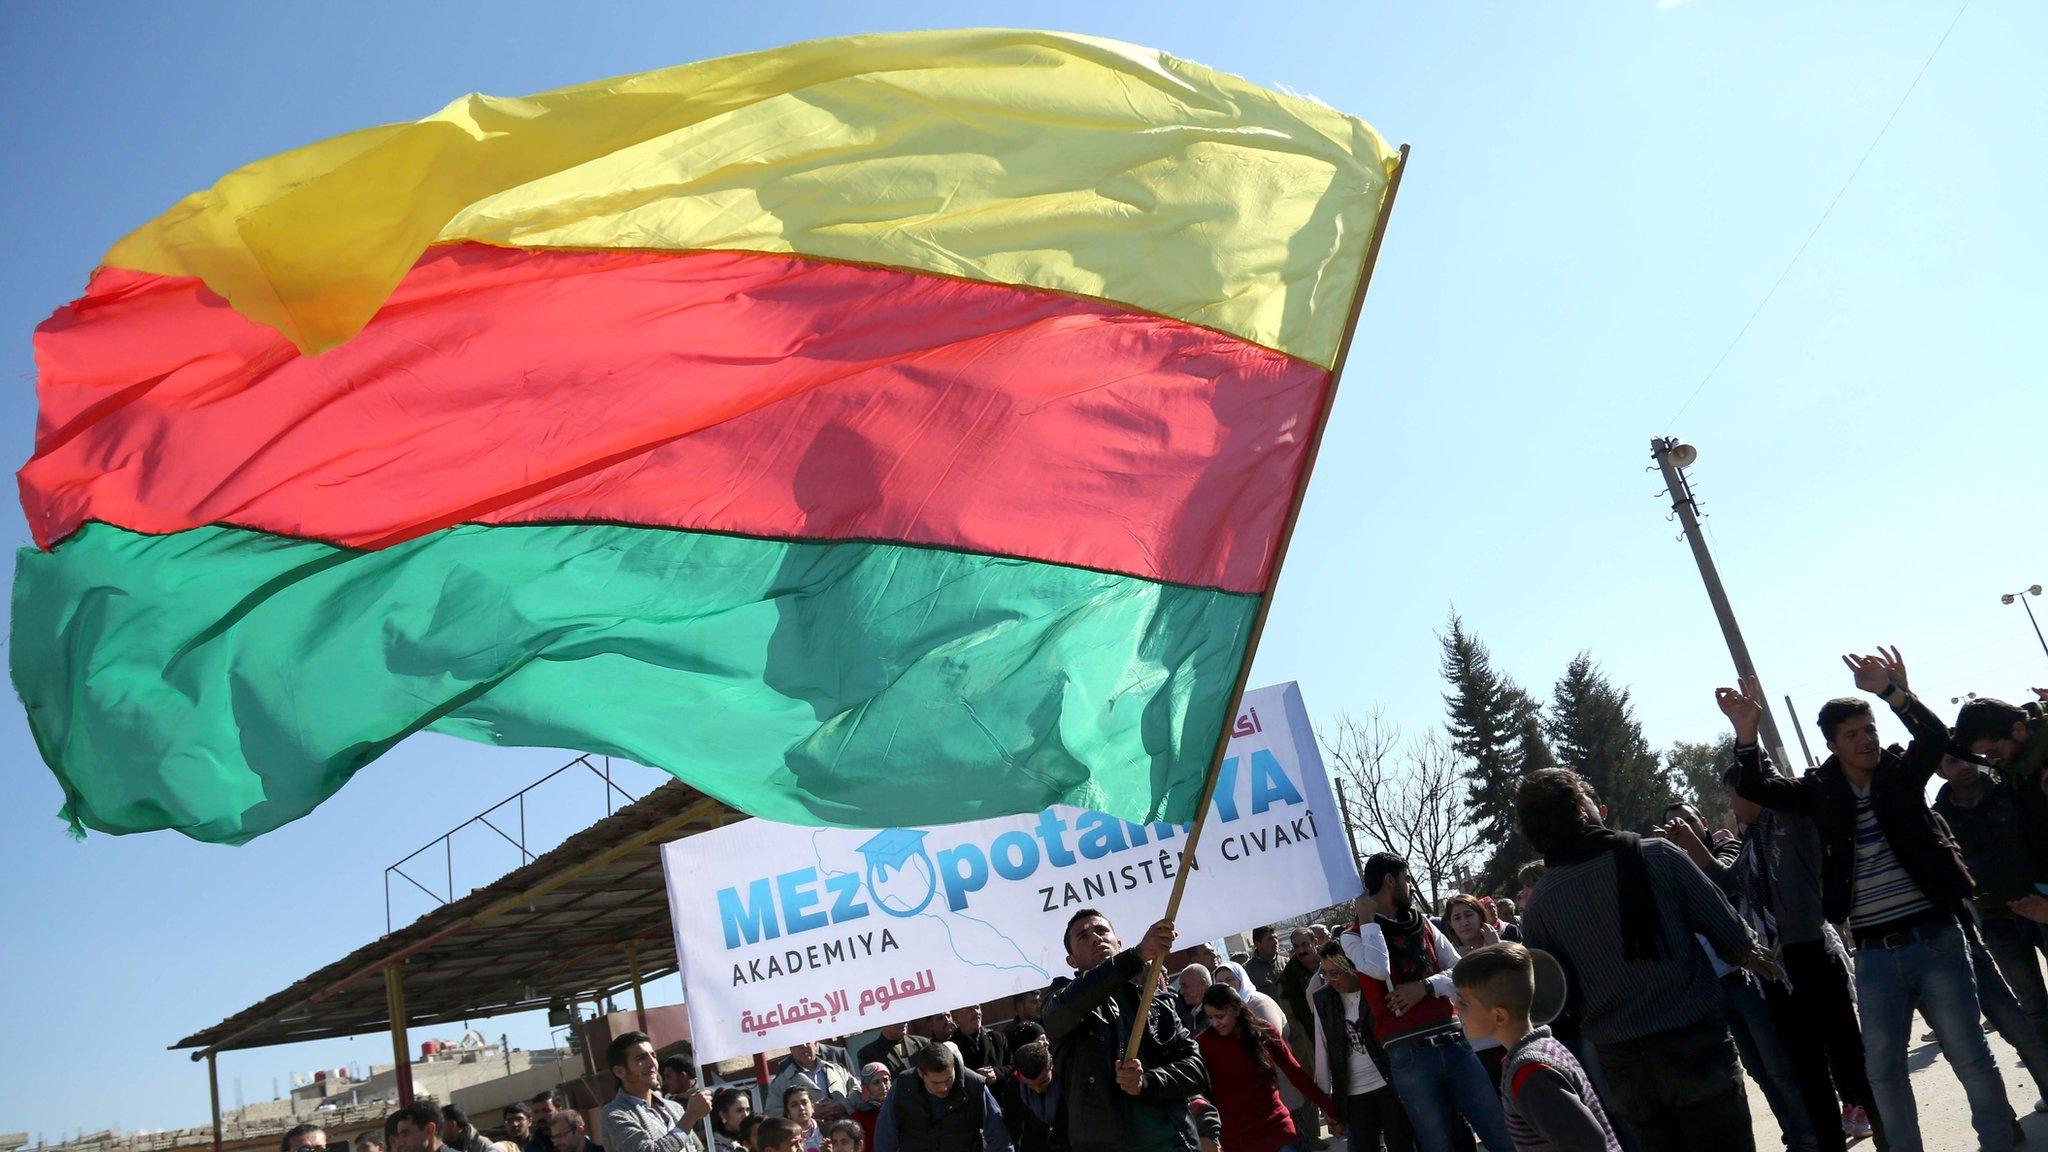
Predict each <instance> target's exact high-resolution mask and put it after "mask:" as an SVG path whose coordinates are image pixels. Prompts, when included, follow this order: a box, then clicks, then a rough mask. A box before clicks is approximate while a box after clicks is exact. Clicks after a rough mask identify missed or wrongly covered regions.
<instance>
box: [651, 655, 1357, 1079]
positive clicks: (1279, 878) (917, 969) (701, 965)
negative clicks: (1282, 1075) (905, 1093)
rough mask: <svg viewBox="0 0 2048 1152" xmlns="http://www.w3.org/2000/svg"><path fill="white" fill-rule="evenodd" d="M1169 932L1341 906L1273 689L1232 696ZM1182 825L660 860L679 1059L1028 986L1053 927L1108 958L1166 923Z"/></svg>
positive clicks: (902, 839)
mask: <svg viewBox="0 0 2048 1152" xmlns="http://www.w3.org/2000/svg"><path fill="white" fill-rule="evenodd" d="M1232 732H1233V734H1232V739H1231V742H1230V749H1229V754H1228V756H1227V757H1226V758H1225V760H1224V762H1223V767H1222V771H1221V773H1220V775H1219V776H1218V780H1217V787H1216V797H1215V800H1214V802H1213V806H1212V808H1211V812H1210V816H1209V822H1208V826H1207V827H1206V828H1205V829H1204V830H1203V833H1202V842H1201V844H1200V846H1199V848H1198V850H1197V852H1196V871H1195V874H1194V875H1193V876H1192V877H1190V878H1189V881H1188V890H1187V895H1186V897H1185V899H1184V900H1183V901H1182V903H1181V913H1180V918H1179V921H1178V927H1179V929H1180V938H1181V940H1182V942H1183V943H1187V942H1192V941H1197V940H1208V939H1214V938H1218V937H1222V936H1225V935H1228V934H1230V933H1233V932H1243V931H1248V930H1250V929H1251V928H1254V927H1256V926H1258V925H1260V924H1266V923H1270V922H1272V921H1275V920H1280V919H1284V918H1286V917H1288V916H1295V915H1299V914H1301V913H1304V912H1309V911H1313V910H1315V909H1318V908H1323V907H1327V906H1329V905H1331V904H1336V903H1339V902H1342V901H1347V900H1350V899H1351V898H1352V897H1354V896H1356V895H1357V894H1358V890H1359V880H1358V871H1357V869H1356V867H1355V866H1354V865H1353V863H1352V860H1351V854H1350V852H1349V851H1348V850H1347V849H1346V847H1345V839H1344V828H1343V824H1342V822H1341V821H1340V819H1339V817H1338V814H1337V804H1336V801H1335V800H1334V799H1333V798H1332V796H1331V792H1330V780H1329V776H1328V775H1327V774H1326V773H1325V771H1324V769H1323V761H1322V757H1321V756H1320V755H1318V754H1317V751H1316V743H1315V734H1314V733H1313V732H1312V731H1311V730H1310V728H1309V722H1308V714H1307V713H1306V712H1305V711H1304V710H1303V708H1302V703H1301V692H1300V690H1299V689H1298V688H1297V687H1296V686H1295V685H1293V684H1282V685H1278V686H1276V687H1272V688H1261V689H1259V690H1257V691H1255V692H1248V693H1246V694H1245V707H1244V709H1243V710H1242V712H1241V713H1240V714H1239V715H1238V717H1237V721H1236V724H1235V727H1234V728H1233V730H1232ZM1186 835H1187V829H1186V827H1185V826H1184V825H1161V824H1154V825H1138V824H1130V823H1127V822H1125V821H1122V820H1117V819H1114V818H1111V817H1108V816H1105V815H1102V814H1101V813H1099V812H1088V811H1084V810H1082V809H1078V808H1066V807H1059V808H1049V809H1047V810H1046V811H1044V812H1040V813H1038V814H1036V815H1031V816H1010V817H1004V818H1002V819H997V820H979V821H973V822H970V823H965V824H949V825H945V826H943V827H937V828H885V829H879V830H877V829H871V828H870V829H851V828H814V827H808V826H802V825H794V824H777V823H772V822H770V821H766V820H745V821H742V822H740V823H738V824H732V825H728V826H727V827H724V828H720V829H717V830H715V831H711V832H704V833H700V834H698V835H695V836H691V837H688V838H686V839H683V840H678V841H676V842H674V843H671V844H667V845H664V846H663V847H662V854H661V855H662V865H663V868H664V870H665V872H666V874H667V877H668V900H669V912H670V915H671V916H672V918H673V920H674V923H675V930H676V952H677V955H678V956H679V957H681V964H682V979H683V987H684V1000H685V1003H686V1005H687V1006H688V1010H689V1014H690V1031H691V1035H692V1038H693V1040H694V1042H695V1044H696V1052H697V1058H698V1059H699V1060H701V1061H704V1062H706V1063H709V1062H711V1061H715V1060H723V1059H726V1058H728V1057H732V1056H745V1055H749V1054H752V1053H755V1052H760V1051H764V1050H766V1049H770V1048H779V1047H783V1046H786V1045H789V1044H798V1043H802V1042H804V1041H807V1040H817V1039H822V1038H824V1037H828V1036H842V1035H850V1034H852V1033H856V1032H862V1031H866V1030H868V1029H872V1028H877V1027H880V1026H881V1025H883V1024H889V1023H894V1022H896V1021H907V1020H912V1019H915V1018H917V1017H920V1016H929V1015H931V1014H932V1013H934V1012H940V1011H949V1010H951V1009H954V1008H959V1007H962V1006H964V1005H967V1004H978V1003H984V1002H986V1001H990V1000H994V999H997V998H999V997H1003V996H1009V995H1013V994H1015V993H1018V992H1022V991H1026V990H1028V989H1031V988H1042V987H1044V986H1045V985H1047V984H1048V983H1050V982H1051V981H1052V978H1053V977H1054V976H1057V975H1065V974H1069V973H1070V972H1071V970H1070V969H1069V968H1068V967H1067V963H1066V946H1065V944H1064V942H1063V941H1062V940H1061V938H1060V937H1061V931H1062V929H1063V928H1064V926H1065V925H1066V923H1067V920H1068V918H1070V917H1071V916H1072V915H1073V914H1074V913H1075V912H1076V911H1078V910H1080V909H1082V908H1096V909H1099V910H1101V911H1102V912H1103V913H1104V914H1106V915H1107V916H1109V918H1110V920H1111V922H1112V923H1114V924H1115V925H1116V927H1117V930H1118V932H1119V933H1120V934H1121V935H1122V936H1123V938H1124V940H1125V942H1126V943H1127V944H1135V943H1136V942H1137V939H1138V937H1139V936H1140V935H1142V934H1143V932H1144V929H1145V928H1146V927H1147V926H1148V925H1150V924H1151V923H1152V922H1153V921H1154V920H1157V919H1158V918H1159V916H1160V914H1161V913H1162V912H1164V911H1165V908H1166V897H1167V893H1168V892H1169V891H1170V890H1171V888H1172V885H1173V877H1174V871H1175V869H1177V868H1178V867H1179V866H1180V860H1181V845H1182V843H1183V841H1184V840H1185V838H1186Z"/></svg>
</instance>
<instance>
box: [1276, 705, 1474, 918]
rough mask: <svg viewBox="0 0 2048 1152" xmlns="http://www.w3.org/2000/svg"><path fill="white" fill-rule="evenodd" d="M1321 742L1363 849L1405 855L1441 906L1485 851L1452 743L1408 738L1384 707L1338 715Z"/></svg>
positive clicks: (1434, 736)
mask: <svg viewBox="0 0 2048 1152" xmlns="http://www.w3.org/2000/svg"><path fill="white" fill-rule="evenodd" d="M1316 738H1317V739H1318V740H1319V741H1320V742H1321V743H1322V746H1323V754H1324V756H1325V757H1326V758H1327V759H1328V760H1329V766H1330V772H1331V775H1332V776H1333V777H1334V778H1335V779H1336V780H1337V781H1338V782H1339V783H1340V784H1341V785H1342V786H1343V788H1344V790H1345V792H1346V794H1347V798H1348V800H1349V802H1350V809H1351V816H1350V819H1351V824H1352V827H1353V828H1354V829H1355V830H1356V832H1357V833H1358V838H1359V840H1360V841H1361V844H1360V848H1361V849H1362V850H1364V851H1367V852H1374V851H1382V850H1384V851H1388V852H1395V853H1399V854H1400V855H1401V856H1404V857H1406V858H1407V860H1408V864H1409V867H1410V868H1411V869H1413V871H1414V875H1415V879H1416V880H1417V882H1418V883H1420V884H1421V885H1422V886H1423V888H1424V890H1425V891H1426V892H1427V893H1428V896H1429V903H1430V907H1431V908H1433V909H1434V908H1440V907H1441V906H1442V904H1441V901H1442V899H1443V897H1444V896H1446V895H1448V894H1449V893H1450V892H1451V891H1454V890H1455V886H1456V885H1457V884H1459V883H1461V882H1462V881H1463V880H1464V879H1465V878H1466V877H1468V876H1470V875H1471V874H1472V872H1473V869H1474V867H1475V866H1476V865H1477V864H1478V863H1479V862H1480V860H1481V859H1482V858H1483V856H1484V855H1485V852H1484V849H1486V848H1487V847H1488V845H1487V844H1486V843H1485V830H1484V828H1483V827H1482V825H1481V824H1480V822H1479V821H1477V820H1474V819H1473V818H1472V814H1471V813H1470V812H1469V811H1468V810H1467V807H1466V803H1465V794H1466V786H1465V778H1464V772H1463V765H1462V764H1461V763H1460V762H1459V760H1458V755H1457V753H1456V752H1455V751H1453V750H1452V748H1451V746H1450V744H1449V742H1448V741H1446V740H1445V739H1444V737H1443V735H1442V734H1441V733H1439V732H1437V731H1436V730H1435V729H1430V730H1428V731H1426V732H1424V733H1423V734H1422V735H1419V736H1412V737H1406V738H1404V737H1403V735H1402V732H1401V728H1400V725H1398V724H1395V723H1393V722H1392V721H1390V720H1388V719H1387V717H1386V713H1385V711H1384V710H1382V709H1379V708H1374V709H1373V710H1372V711H1371V712H1369V713H1367V714H1366V717H1365V719H1363V720H1359V719H1356V718H1354V717H1352V716H1351V715H1350V714H1349V713H1343V712H1340V713H1338V715H1337V722H1336V725H1335V728H1334V730H1333V732H1324V731H1321V730H1318V732H1317V733H1316Z"/></svg>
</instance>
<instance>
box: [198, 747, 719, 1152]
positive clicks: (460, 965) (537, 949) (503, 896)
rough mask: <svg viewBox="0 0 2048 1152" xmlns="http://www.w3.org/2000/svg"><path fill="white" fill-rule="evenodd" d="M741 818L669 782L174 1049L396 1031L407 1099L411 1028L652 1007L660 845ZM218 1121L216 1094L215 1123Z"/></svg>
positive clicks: (661, 958) (664, 958) (211, 1052)
mask: <svg viewBox="0 0 2048 1152" xmlns="http://www.w3.org/2000/svg"><path fill="white" fill-rule="evenodd" d="M740 818H743V817H742V814H741V813H739V812H738V811H737V810H735V809H733V808H731V807H728V806H727V805H725V804H723V803H721V802H720V801H717V800H714V799H712V798H711V797H709V796H706V795H704V794H703V793H701V792H699V791H697V790H696V789H694V788H689V787H687V786H685V785H683V784H680V783H669V784H665V785H663V786H662V787H660V788H657V789H655V790H654V791H653V792H650V793H648V794H647V795H646V796H645V797H643V798H641V799H640V800H637V801H635V802H633V803H632V804H629V805H627V806H626V807H624V808H621V809H619V810H618V811H617V812H615V813H613V814H612V815H610V816H607V817H606V818H604V819H603V820H600V821H598V822H597V823H595V824H593V825H591V826H590V827H588V828H586V829H584V830H583V831H581V832H578V833H576V834H575V835H574V836H571V837H570V838H569V839H568V840H566V841H564V842H563V843H562V844H560V845H559V846H557V847H555V848H554V849H552V850H550V851H548V852H547V853H545V854H543V855H541V856H540V857H538V858H537V859H535V860H533V861H532V862H531V863H529V864H526V865H524V866H522V867H520V868H517V869H515V870H513V871H511V872H508V873H506V874H505V875H504V876H502V877H500V878H499V879H498V880H496V881H494V882H492V883H490V884H487V885H485V886H484V887H481V888H478V889H477V890H475V891H474V892H471V893H469V894H468V895H466V896H463V897H462V898H460V899H458V900H455V901H453V902H451V903H448V904H444V905H442V906H441V907H439V908H436V909H435V910H433V911H432V912H429V913H427V914H426V915H425V916H422V917H420V919H418V920H416V921H414V922H413V923H412V924H409V925H407V926H406V927H404V928H401V929H399V930H398V931H396V932H392V933H389V934H388V935H385V936H383V937H381V938H379V939H377V940H375V941H372V942H371V943H369V944H366V945H364V946H363V947H361V948H358V949H356V950H355V951H354V952H352V953H350V954H349V955H348V956H346V957H344V958H342V959H340V960H337V961H335V962H334V963H332V964H329V965H327V966H326V967H325V968H322V969H320V970H319V971H317V972H315V973H313V974H312V975H310V976H307V977H306V978H304V979H302V980H300V981H298V982H296V983H294V984H292V985H291V986H290V987H287V988H285V989H284V990H282V991H280V992H276V993H273V994H271V995H269V996H266V997H264V998H263V999H262V1000H259V1001H257V1002H256V1003H255V1004H253V1005H251V1006H249V1007H247V1008H244V1009H243V1010H241V1011H240V1012H237V1013H235V1014H234V1015H232V1016H230V1017H228V1018H227V1019H226V1020H223V1021H221V1022H220V1023H219V1024H216V1025H214V1026H213V1027H211V1028H207V1029H204V1030H202V1031H199V1032H195V1033H193V1034H192V1035H190V1036H187V1037H186V1038H184V1039H183V1040H180V1041H178V1042H177V1043H176V1044H173V1045H171V1048H172V1049H173V1050H176V1049H183V1048H191V1049H197V1051H195V1052H193V1053H192V1059H194V1060H201V1059H203V1060H206V1061H207V1062H208V1066H209V1073H211V1072H212V1065H213V1058H214V1056H215V1055H216V1054H217V1053H220V1052H226V1051H233V1050H236V1049H245V1048H264V1047H269V1046H270V1045H273V1044H291V1043H296V1042H298V1041H301V1040H321V1039H329V1038H334V1037H342V1036H357V1035H362V1034H364V1033H368V1032H379V1031H383V1030H385V1029H390V1030H391V1038H392V1049H393V1055H394V1057H395V1060H396V1063H397V1065H398V1084H399V1095H400V1098H401V1099H402V1100H407V1101H409V1100H410V1099H411V1097H412V1077H411V1064H410V1061H409V1058H408V1055H409V1054H408V1051H407V1043H406V1038H405V1036H406V1029H407V1027H409V1026H411V1025H427V1024H440V1023H446V1022H450V1021H457V1020H468V1019H473V1018H476V1017H481V1016H494V1015H498V1014H500V1013H504V1012H518V1011H524V1010H528V1009H534V1008H543V1007H547V1006H549V1005H550V1004H558V1003H562V1002H565V1001H569V1000H573V999H589V998H592V997H594V996H610V995H615V994H617V993H618V992H620V991H623V990H626V989H629V988H630V989H631V990H632V992H633V998H634V1007H635V1010H636V1011H641V1012H643V1013H644V1011H645V1006H644V1004H643V1003H642V1001H641V994H640V985H641V983H642V981H644V980H651V979H655V978H657V977H661V976H665V975H668V974H669V973H671V972H674V971H675V970H676V947H675V937H674V933H673V932H672V930H671V929H670V925H669V914H668V892H667V890H666V888H665V886H664V883H663V879H662V871H661V858H660V848H661V845H662V844H663V843H665V842H667V841H670V840H675V839H678V838H680V837H684V836H689V835H693V834H695V833H697V832H702V831H705V830H706V829H710V828H716V827H718V826H720V825H722V824H725V823H727V822H729V821H731V820H734V819H740ZM215 1098H216V1101H217V1100H218V1086H217V1081H216V1087H215ZM218 1125H219V1105H218V1103H217V1102H216V1104H215V1126H216V1132H218ZM215 1146H216V1147H218V1146H219V1143H218V1136H216V1143H215Z"/></svg>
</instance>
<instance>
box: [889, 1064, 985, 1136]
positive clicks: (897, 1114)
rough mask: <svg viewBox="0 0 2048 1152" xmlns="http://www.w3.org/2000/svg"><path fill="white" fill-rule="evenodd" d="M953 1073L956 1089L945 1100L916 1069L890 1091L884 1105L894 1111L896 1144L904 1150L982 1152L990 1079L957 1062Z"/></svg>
mask: <svg viewBox="0 0 2048 1152" xmlns="http://www.w3.org/2000/svg"><path fill="white" fill-rule="evenodd" d="M953 1075H954V1077H955V1079H954V1081H953V1090H952V1091H951V1092H949V1093H947V1094H946V1096H945V1098H944V1099H939V1098H937V1097H934V1096H933V1095H932V1094H931V1093H930V1092H927V1091H925V1087H924V1077H922V1076H919V1075H917V1073H916V1072H915V1071H913V1072H912V1073H911V1074H910V1075H909V1076H907V1077H905V1078H904V1079H903V1080H902V1081H901V1082H900V1083H898V1084H896V1085H895V1086H893V1087H892V1088H891V1089H890V1090H889V1100H888V1103H886V1104H884V1105H882V1106H883V1107H884V1108H887V1109H889V1110H890V1112H891V1113H892V1114H893V1116H892V1118H893V1119H894V1120H895V1122H896V1146H897V1147H898V1148H900V1149H902V1150H903V1152H982V1136H981V1133H982V1126H983V1124H984V1123H985V1122H986V1121H987V1119H988V1109H989V1106H990V1104H991V1103H992V1101H991V1099H990V1097H989V1093H988V1081H986V1080H983V1079H982V1078H981V1077H980V1076H978V1075H976V1074H975V1073H974V1071H973V1070H972V1069H969V1068H963V1067H961V1066H960V1063H959V1062H958V1061H955V1062H954V1064H953Z"/></svg>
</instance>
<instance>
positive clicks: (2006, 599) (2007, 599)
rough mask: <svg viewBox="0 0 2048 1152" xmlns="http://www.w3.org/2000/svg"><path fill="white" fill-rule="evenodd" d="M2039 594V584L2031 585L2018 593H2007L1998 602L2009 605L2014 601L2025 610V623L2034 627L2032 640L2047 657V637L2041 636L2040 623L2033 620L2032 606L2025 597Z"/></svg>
mask: <svg viewBox="0 0 2048 1152" xmlns="http://www.w3.org/2000/svg"><path fill="white" fill-rule="evenodd" d="M2040 594H2041V586H2040V585H2039V584H2032V585H2029V586H2027V587H2025V588H2022V589H2020V590H2019V591H2018V592H2007V593H2006V594H2005V595H2003V596H2000V597H1999V598H1998V602H1999V603H2001V604H2010V603H2012V602H2013V601H2015V600H2017V601H2019V602H2020V607H2022V608H2025V609H2026V610H2027V623H2029V624H2032V625H2033V626H2034V639H2036V640H2039V641H2040V642H2041V652H2042V654H2043V655H2048V637H2044V636H2042V635H2041V622H2040V621H2039V620H2036V619H2034V606H2033V605H2032V604H2029V603H2027V597H2029V596H2039V595H2040Z"/></svg>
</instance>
